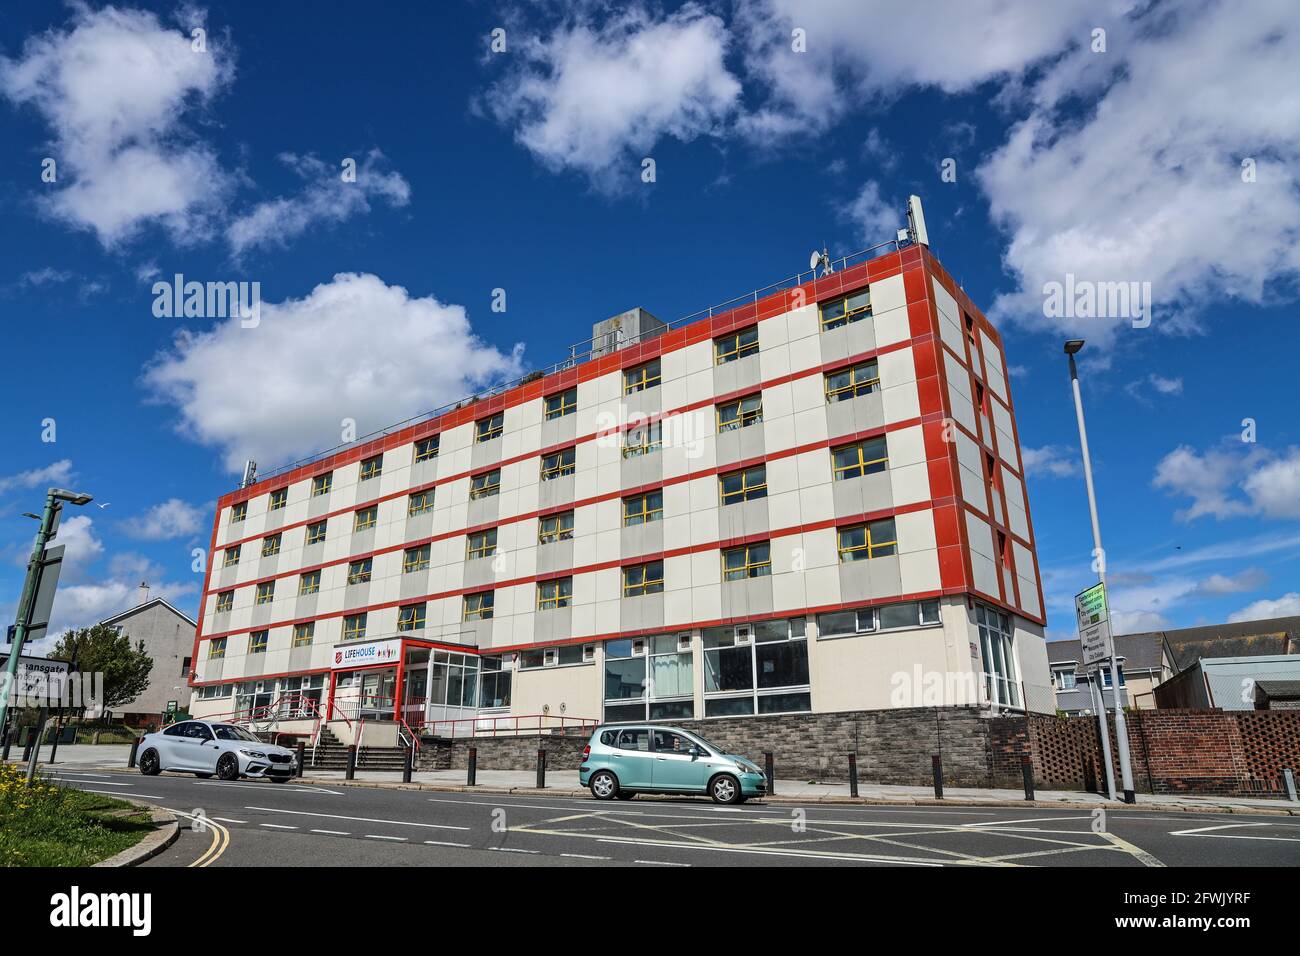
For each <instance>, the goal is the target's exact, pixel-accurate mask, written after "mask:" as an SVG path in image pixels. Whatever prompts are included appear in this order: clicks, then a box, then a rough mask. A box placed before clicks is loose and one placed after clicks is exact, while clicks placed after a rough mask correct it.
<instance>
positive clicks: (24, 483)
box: [0, 458, 72, 495]
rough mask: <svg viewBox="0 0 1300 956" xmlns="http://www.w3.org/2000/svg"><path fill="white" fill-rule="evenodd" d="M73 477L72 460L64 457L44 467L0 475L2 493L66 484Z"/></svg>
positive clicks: (0, 492)
mask: <svg viewBox="0 0 1300 956" xmlns="http://www.w3.org/2000/svg"><path fill="white" fill-rule="evenodd" d="M71 479H72V460H71V459H69V458H63V459H60V460H59V461H56V462H54V463H53V464H50V465H46V466H45V467H44V468H32V469H30V470H28V471H20V472H18V473H17V474H13V475H6V476H3V477H0V495H2V494H7V493H8V492H10V491H17V490H21V489H26V488H40V489H41V490H42V491H44V490H45V489H46V488H48V487H51V486H53V487H59V486H62V485H66V484H67V483H68V482H69V481H70V480H71Z"/></svg>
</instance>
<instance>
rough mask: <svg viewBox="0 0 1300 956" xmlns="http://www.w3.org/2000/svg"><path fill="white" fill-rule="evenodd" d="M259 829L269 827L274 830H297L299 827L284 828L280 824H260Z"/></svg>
mask: <svg viewBox="0 0 1300 956" xmlns="http://www.w3.org/2000/svg"><path fill="white" fill-rule="evenodd" d="M258 826H259V827H269V828H270V829H272V830H296V829H298V828H297V827H290V826H284V825H283V824H280V823H259V824H258Z"/></svg>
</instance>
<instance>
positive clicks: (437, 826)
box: [244, 807, 469, 830]
mask: <svg viewBox="0 0 1300 956" xmlns="http://www.w3.org/2000/svg"><path fill="white" fill-rule="evenodd" d="M244 809H245V810H261V811H262V812H263V813H292V814H294V815H295V816H300V817H326V818H327V819H330V820H355V821H356V822H358V823H387V824H391V825H392V826H395V827H428V828H429V829H431V830H468V829H469V827H453V826H449V825H447V824H444V823H415V822H413V821H410V820H376V819H375V818H374V817H347V816H343V815H342V814H339V813H310V812H308V811H307V810H282V809H279V808H278V807H244Z"/></svg>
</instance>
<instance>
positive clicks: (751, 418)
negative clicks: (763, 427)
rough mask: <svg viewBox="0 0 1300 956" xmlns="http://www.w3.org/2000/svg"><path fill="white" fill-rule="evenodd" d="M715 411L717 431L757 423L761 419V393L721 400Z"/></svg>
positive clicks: (726, 430)
mask: <svg viewBox="0 0 1300 956" xmlns="http://www.w3.org/2000/svg"><path fill="white" fill-rule="evenodd" d="M717 412H718V432H719V433H721V432H729V431H732V430H733V429H736V428H744V427H745V426H746V425H754V424H757V423H758V422H761V421H762V420H763V393H762V392H759V393H758V394H756V395H746V396H745V397H744V398H738V399H736V400H735V401H734V402H723V403H722V404H721V405H718V406H717Z"/></svg>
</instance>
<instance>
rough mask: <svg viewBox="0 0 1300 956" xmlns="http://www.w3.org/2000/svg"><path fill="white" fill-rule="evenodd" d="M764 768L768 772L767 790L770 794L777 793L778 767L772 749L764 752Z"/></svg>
mask: <svg viewBox="0 0 1300 956" xmlns="http://www.w3.org/2000/svg"><path fill="white" fill-rule="evenodd" d="M763 770H764V772H765V773H766V774H767V792H768V795H769V796H770V795H772V794H774V793H776V767H775V761H774V760H773V759H772V751H770V750H767V751H764V753H763Z"/></svg>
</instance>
